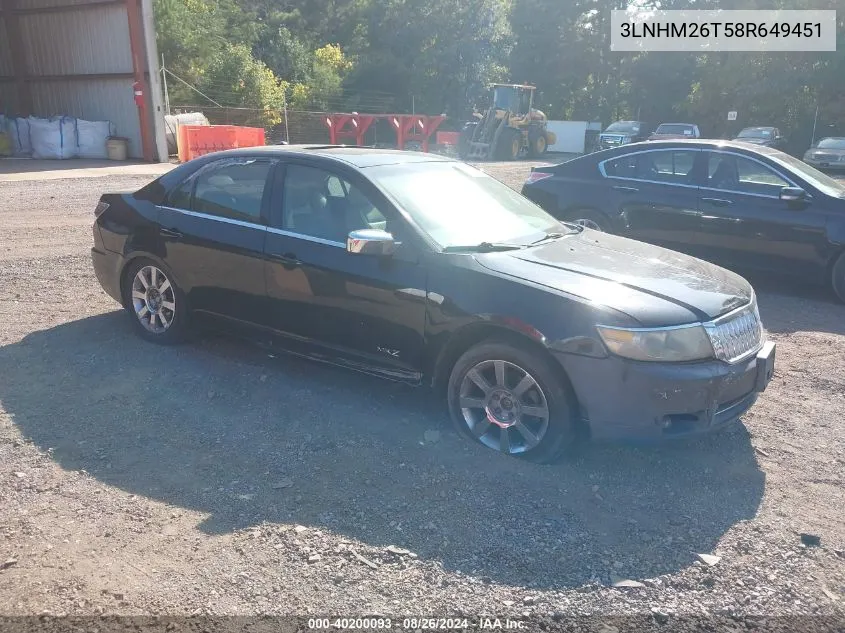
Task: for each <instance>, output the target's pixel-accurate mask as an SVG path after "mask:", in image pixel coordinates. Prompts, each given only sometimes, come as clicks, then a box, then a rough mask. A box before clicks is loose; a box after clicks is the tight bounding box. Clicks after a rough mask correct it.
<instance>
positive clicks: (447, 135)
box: [435, 132, 461, 145]
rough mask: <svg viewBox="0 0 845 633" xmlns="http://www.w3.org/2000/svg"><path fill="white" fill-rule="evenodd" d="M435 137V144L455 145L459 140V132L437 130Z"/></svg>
mask: <svg viewBox="0 0 845 633" xmlns="http://www.w3.org/2000/svg"><path fill="white" fill-rule="evenodd" d="M435 138H436V141H435V142H436V143H437V145H457V144H458V142H459V141H460V140H461V133H460V132H438V133H437V136H436V137H435Z"/></svg>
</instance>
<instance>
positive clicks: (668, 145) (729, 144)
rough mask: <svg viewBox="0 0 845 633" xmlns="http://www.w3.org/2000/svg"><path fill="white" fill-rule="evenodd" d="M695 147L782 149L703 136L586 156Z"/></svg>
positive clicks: (768, 151) (773, 151)
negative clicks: (703, 137)
mask: <svg viewBox="0 0 845 633" xmlns="http://www.w3.org/2000/svg"><path fill="white" fill-rule="evenodd" d="M681 147H683V148H686V147H689V148H695V149H713V148H719V149H723V148H733V149H743V150H746V151H752V152H757V153H759V154H779V153H780V151H779V150H776V149H774V148H772V147H765V146H761V145H756V144H754V143H744V142H742V141H726V140H722V139H702V138H692V139H682V138H678V139H673V140H670V141H643V142H641V143H629V144H628V145H623V146H621V147H615V148H613V149H609V150H603V151H602V152H595V153H593V154H585V155H584V156H595V155H596V154H599V153H602V154H604V152H607V154H606V155H608V156H609V155H611V154H618V155H624V154H627V153H630V152H631V151H641V150H646V149H676V148H681Z"/></svg>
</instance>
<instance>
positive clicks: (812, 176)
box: [769, 152, 845, 198]
mask: <svg viewBox="0 0 845 633" xmlns="http://www.w3.org/2000/svg"><path fill="white" fill-rule="evenodd" d="M769 158H771V159H772V160H774V161H776V162H778V163H780V164H781V165H783V166H785V167H788V168H789V169H790V170H792V172H793V173H795V174H796V175H797V176H799V177H801V178H803V179H804V180H806V181H807V182H808V183H810V184H811V185H813V186H814V187H815V188H816V189H818V190H820V191H822V192H823V193H826V194H827V195H829V196H835V197H837V198H845V184H843V183H841V182H839V181H838V180H834V179H833V178H831V177H830V176H828V175H827V174H825V173H822V172H820V171H819V170H818V169H816V168H815V167H810V166H809V165H808V164H807V163H805V162H804V161H803V160H798V159H797V158H795V157H794V156H790V155H789V154H785V153H783V152H776V153H774V154H769Z"/></svg>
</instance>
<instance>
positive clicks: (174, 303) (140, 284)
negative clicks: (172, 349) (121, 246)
mask: <svg viewBox="0 0 845 633" xmlns="http://www.w3.org/2000/svg"><path fill="white" fill-rule="evenodd" d="M123 308H124V309H125V310H126V313H127V315H128V316H129V319H130V320H131V322H132V327H133V328H134V329H135V331H136V332H137V333H138V334H139V335H140V336H141V338H143V339H145V340H147V341H150V342H152V343H159V344H161V345H175V344H177V343H182V342H183V341H185V339H186V338H187V331H188V302H187V299H186V297H185V293H184V292H182V290H181V289H180V288H179V286H177V285H176V282H175V280H174V279H173V273H172V272H171V271H170V270H169V269H168V268H167V267H166V266H164V265H162V264H158V263H156V262H154V261H152V260H150V259H145V258H141V259H136V260H135V261H133V262H132V263H131V264H130V265H129V267H128V268H127V269H126V272H125V273H124V278H123Z"/></svg>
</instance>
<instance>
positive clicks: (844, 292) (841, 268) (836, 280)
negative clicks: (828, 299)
mask: <svg viewBox="0 0 845 633" xmlns="http://www.w3.org/2000/svg"><path fill="white" fill-rule="evenodd" d="M831 285H832V286H833V292H835V293H836V296H837V298H838V299H839V300H840V301H841V302H842V303H845V252H843V253H842V254H841V255H839V259H837V260H836V263H835V264H834V265H833V271H832V275H831Z"/></svg>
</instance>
